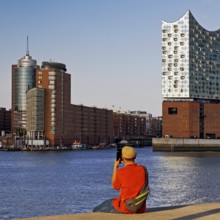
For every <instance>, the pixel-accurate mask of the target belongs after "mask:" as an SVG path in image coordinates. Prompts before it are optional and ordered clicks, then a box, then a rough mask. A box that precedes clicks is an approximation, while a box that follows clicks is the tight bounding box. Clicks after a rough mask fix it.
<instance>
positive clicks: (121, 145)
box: [115, 138, 124, 161]
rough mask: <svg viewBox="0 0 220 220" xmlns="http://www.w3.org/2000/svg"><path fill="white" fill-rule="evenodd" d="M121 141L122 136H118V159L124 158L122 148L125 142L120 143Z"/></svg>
mask: <svg viewBox="0 0 220 220" xmlns="http://www.w3.org/2000/svg"><path fill="white" fill-rule="evenodd" d="M120 142H121V138H116V139H115V144H116V146H117V151H116V160H117V161H118V160H120V161H121V160H122V148H123V146H124V145H123V144H121V143H120Z"/></svg>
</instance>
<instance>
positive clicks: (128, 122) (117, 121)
mask: <svg viewBox="0 0 220 220" xmlns="http://www.w3.org/2000/svg"><path fill="white" fill-rule="evenodd" d="M113 125H114V137H120V138H122V139H126V140H129V139H138V138H140V137H142V138H143V137H146V112H144V114H143V112H142V113H141V112H140V111H138V112H137V111H131V112H122V111H115V112H114V113H113Z"/></svg>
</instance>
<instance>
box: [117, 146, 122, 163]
mask: <svg viewBox="0 0 220 220" xmlns="http://www.w3.org/2000/svg"><path fill="white" fill-rule="evenodd" d="M116 160H120V161H121V160H122V147H121V146H120V147H119V146H117V151H116Z"/></svg>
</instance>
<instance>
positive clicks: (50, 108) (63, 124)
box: [36, 61, 74, 145]
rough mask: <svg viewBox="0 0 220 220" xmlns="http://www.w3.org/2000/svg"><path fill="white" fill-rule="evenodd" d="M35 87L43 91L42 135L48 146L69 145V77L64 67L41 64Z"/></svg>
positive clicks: (70, 124)
mask: <svg viewBox="0 0 220 220" xmlns="http://www.w3.org/2000/svg"><path fill="white" fill-rule="evenodd" d="M36 87H37V88H43V89H44V90H45V95H44V97H45V99H44V125H45V126H44V135H45V136H46V138H47V139H49V141H50V145H70V144H71V143H72V142H73V137H74V135H73V119H72V114H71V110H70V104H71V97H70V94H71V75H70V74H69V73H66V65H65V64H62V63H57V62H46V61H44V62H42V66H41V68H40V69H38V70H37V71H36Z"/></svg>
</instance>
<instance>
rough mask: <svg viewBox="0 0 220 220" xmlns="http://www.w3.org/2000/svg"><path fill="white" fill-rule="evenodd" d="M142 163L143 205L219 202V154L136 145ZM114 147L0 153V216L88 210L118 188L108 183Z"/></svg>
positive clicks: (15, 216) (18, 216) (61, 213)
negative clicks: (146, 186)
mask: <svg viewBox="0 0 220 220" xmlns="http://www.w3.org/2000/svg"><path fill="white" fill-rule="evenodd" d="M137 152H138V156H137V159H136V162H137V163H141V164H143V165H145V166H147V168H148V171H149V179H150V189H151V193H150V196H149V198H148V201H147V206H148V207H150V208H152V207H160V206H176V205H184V204H195V203H203V202H214V201H220V153H218V152H189V153H186V152H184V153H175V152H169V153H168V152H167V153H164V152H163V153H162V152H152V148H151V147H145V148H137ZM115 154H116V150H115V149H106V150H85V151H83V150H82V151H58V152H53V151H48V152H0V202H1V204H0V219H3V220H9V219H14V218H24V217H35V216H45V215H63V214H73V213H85V212H91V211H92V209H93V207H94V206H96V205H97V204H99V203H100V202H102V201H103V200H106V199H109V198H113V197H115V196H117V195H118V192H116V191H114V190H113V189H112V188H111V175H112V167H113V162H114V158H115Z"/></svg>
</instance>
